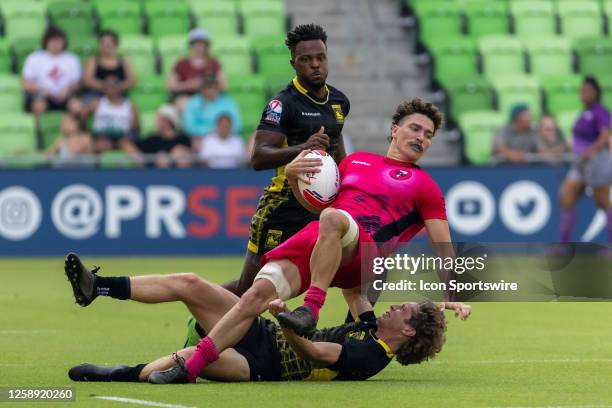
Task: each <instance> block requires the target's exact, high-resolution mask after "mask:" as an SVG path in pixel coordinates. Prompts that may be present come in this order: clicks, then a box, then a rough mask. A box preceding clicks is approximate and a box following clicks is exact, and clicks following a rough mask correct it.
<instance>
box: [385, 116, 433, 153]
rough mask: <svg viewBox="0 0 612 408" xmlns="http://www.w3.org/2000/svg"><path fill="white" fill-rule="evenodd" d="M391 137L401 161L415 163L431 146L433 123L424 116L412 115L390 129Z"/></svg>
mask: <svg viewBox="0 0 612 408" xmlns="http://www.w3.org/2000/svg"><path fill="white" fill-rule="evenodd" d="M391 137H392V138H393V141H392V142H391V143H395V148H396V151H397V152H398V153H399V154H400V155H401V157H402V161H406V162H409V163H416V162H417V161H418V160H419V159H420V158H421V157H422V156H423V155H424V154H425V152H427V149H429V146H430V145H431V141H432V139H433V137H434V123H433V121H432V120H431V119H429V118H428V117H427V116H425V115H422V114H420V113H413V114H412V115H409V116H406V117H405V118H403V119H402V120H401V121H400V122H399V124H397V125H393V126H392V127H391Z"/></svg>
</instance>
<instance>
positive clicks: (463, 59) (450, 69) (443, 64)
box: [430, 37, 478, 88]
mask: <svg viewBox="0 0 612 408" xmlns="http://www.w3.org/2000/svg"><path fill="white" fill-rule="evenodd" d="M430 52H431V55H432V57H433V72H434V77H435V79H436V81H437V82H438V83H439V84H441V85H442V86H443V87H445V88H446V87H447V86H449V85H450V84H451V82H452V80H453V79H454V78H468V77H473V76H475V75H477V74H478V68H477V64H476V46H475V44H474V41H472V40H471V39H470V38H467V37H456V38H446V39H440V40H438V41H436V42H435V43H434V44H432V45H431V46H430Z"/></svg>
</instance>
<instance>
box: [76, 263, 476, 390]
mask: <svg viewBox="0 0 612 408" xmlns="http://www.w3.org/2000/svg"><path fill="white" fill-rule="evenodd" d="M130 280H131V285H130V290H129V292H130V293H129V298H130V299H132V300H135V301H138V302H144V303H161V302H169V301H182V302H183V303H184V304H185V305H186V306H187V307H188V308H189V310H190V311H191V312H192V313H193V315H194V316H195V317H196V318H197V319H198V321H199V322H201V323H202V325H203V326H204V329H206V330H209V331H210V330H211V329H212V327H213V326H214V325H215V324H217V322H218V321H219V319H221V317H222V316H223V315H225V314H226V313H227V312H228V311H229V310H230V309H231V308H232V307H233V306H234V305H235V304H236V303H237V302H238V297H237V296H236V295H234V294H233V293H231V292H229V291H227V290H225V289H224V288H222V287H221V286H219V285H216V284H213V283H210V282H207V281H205V280H203V279H201V278H200V277H198V276H197V275H194V274H183V276H182V277H181V279H179V276H178V275H150V276H135V277H132V278H130ZM187 281H188V282H189V285H184V284H183V283H184V282H187ZM442 309H452V310H455V315H459V316H460V317H461V318H462V319H463V320H465V319H466V318H467V317H468V316H469V315H470V307H469V306H467V305H464V304H463V303H460V302H445V303H443V304H440V305H436V304H434V303H432V302H430V301H423V302H420V303H405V304H403V305H395V306H391V307H390V308H389V310H388V311H386V312H385V313H383V314H382V315H381V316H380V317H378V318H376V317H375V316H374V313H373V312H372V310H371V308H369V309H367V308H364V309H363V310H362V311H361V314H360V315H359V317H360V321H357V322H352V323H345V324H343V325H341V326H338V327H335V328H330V329H323V330H319V331H317V332H315V334H314V336H313V337H312V338H311V339H305V338H302V337H299V336H297V335H296V334H295V333H293V332H291V331H289V330H288V329H285V328H283V329H281V328H280V327H279V326H278V325H276V324H274V323H273V322H272V321H270V320H267V319H265V318H263V317H261V316H260V317H259V318H257V319H255V321H254V322H253V323H252V325H251V326H250V328H249V330H248V331H247V333H246V334H245V335H244V336H243V337H242V339H241V340H240V341H239V342H238V343H237V344H236V345H235V346H234V347H232V348H228V349H226V350H224V351H223V352H222V353H221V354H220V356H219V359H218V360H216V361H215V362H214V363H212V364H210V365H208V366H207V367H206V368H204V370H203V371H202V372H201V373H200V376H201V377H203V378H206V379H210V380H218V381H259V380H262V381H281V380H307V379H310V380H365V379H367V378H370V377H372V376H374V375H376V374H377V373H379V372H380V371H381V370H383V369H384V368H385V367H387V366H388V364H389V363H390V362H391V361H392V360H393V359H394V358H395V359H396V360H397V361H398V362H399V363H400V364H403V365H407V364H416V363H421V362H423V361H426V360H428V359H429V358H432V357H434V356H435V355H436V354H437V353H438V352H440V350H441V349H442V346H443V344H444V341H445V331H446V319H445V316H444V313H443V311H442ZM269 310H270V312H272V314H273V315H275V316H276V315H278V313H280V312H286V311H287V306H286V305H285V304H284V303H283V302H282V301H280V300H275V301H273V302H271V303H270V306H269ZM194 350H195V347H189V348H186V349H183V350H181V351H179V352H178V353H175V354H174V355H172V356H165V357H162V358H160V359H157V360H155V361H153V362H151V363H144V364H138V365H135V366H127V365H121V366H114V367H108V366H96V365H93V364H89V363H87V364H80V365H77V366H75V367H73V368H71V369H70V370H69V373H68V375H69V377H70V378H71V379H72V380H74V381H134V382H136V381H147V380H148V381H149V382H152V383H168V381H167V380H166V379H165V378H164V377H165V376H172V378H173V381H174V380H176V379H177V378H179V379H180V378H181V377H180V376H179V377H177V375H176V374H177V371H178V372H179V374H180V372H183V374H184V375H183V376H182V378H183V381H182V382H187V372H186V369H185V368H184V366H183V361H184V360H183V359H184V358H187V357H189V356H190V355H191V354H192V353H193V352H194ZM162 370H163V371H162ZM179 382H181V381H179Z"/></svg>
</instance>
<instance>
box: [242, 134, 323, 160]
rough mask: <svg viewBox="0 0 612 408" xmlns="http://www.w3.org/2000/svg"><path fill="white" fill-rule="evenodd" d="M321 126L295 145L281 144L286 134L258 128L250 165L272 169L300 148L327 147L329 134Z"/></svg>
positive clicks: (291, 158) (295, 154)
mask: <svg viewBox="0 0 612 408" xmlns="http://www.w3.org/2000/svg"><path fill="white" fill-rule="evenodd" d="M324 132H325V130H324V128H323V126H321V129H319V131H318V132H317V133H315V134H313V135H311V136H310V137H309V138H308V140H307V141H306V142H305V143H302V144H299V145H295V146H283V142H284V141H285V139H286V136H285V135H284V134H282V133H278V132H271V131H269V130H258V131H257V133H255V141H254V145H253V154H252V155H251V165H252V166H253V168H254V169H255V170H266V169H273V168H276V167H281V166H284V165H285V164H287V163H289V162H290V161H291V160H293V159H294V158H295V157H296V156H297V155H298V154H299V153H300V152H301V151H302V150H313V149H322V150H326V149H327V148H328V147H329V136H328V135H327V134H325V133H324Z"/></svg>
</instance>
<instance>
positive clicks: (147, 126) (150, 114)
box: [140, 111, 157, 137]
mask: <svg viewBox="0 0 612 408" xmlns="http://www.w3.org/2000/svg"><path fill="white" fill-rule="evenodd" d="M155 115H156V111H147V112H142V111H141V112H140V134H141V135H142V136H143V137H147V136H149V135H150V134H152V133H153V132H155V131H156V129H157V127H156V124H155Z"/></svg>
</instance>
